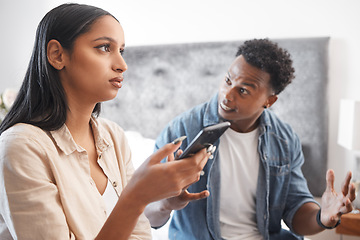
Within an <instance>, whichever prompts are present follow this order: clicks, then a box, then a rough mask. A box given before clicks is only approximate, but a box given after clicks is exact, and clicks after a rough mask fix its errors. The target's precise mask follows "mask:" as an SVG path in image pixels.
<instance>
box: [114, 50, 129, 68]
mask: <svg viewBox="0 0 360 240" xmlns="http://www.w3.org/2000/svg"><path fill="white" fill-rule="evenodd" d="M127 68H128V67H127V64H126V62H125V60H124V58H123V56H122V55H121V53H119V55H118V56H117V57H116V59H115V60H114V65H113V70H114V71H116V72H125V71H126V70H127Z"/></svg>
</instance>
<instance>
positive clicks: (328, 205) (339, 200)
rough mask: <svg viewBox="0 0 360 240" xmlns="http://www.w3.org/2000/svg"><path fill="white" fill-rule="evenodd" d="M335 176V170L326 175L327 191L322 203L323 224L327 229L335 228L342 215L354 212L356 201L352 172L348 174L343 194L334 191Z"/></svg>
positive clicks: (343, 186) (343, 185)
mask: <svg viewBox="0 0 360 240" xmlns="http://www.w3.org/2000/svg"><path fill="white" fill-rule="evenodd" d="M334 180H335V175H334V171H333V170H331V169H330V170H328V171H327V173H326V190H325V192H324V194H323V195H322V198H321V201H322V204H321V218H320V219H321V223H322V224H323V225H325V226H327V227H333V226H335V225H336V223H337V222H338V221H339V219H340V217H341V215H342V214H345V213H349V212H351V211H352V209H353V208H352V204H351V202H352V201H354V199H355V185H354V183H350V180H351V172H348V173H347V175H346V177H345V181H344V182H343V184H342V188H341V190H342V191H341V193H337V192H336V191H335V190H334Z"/></svg>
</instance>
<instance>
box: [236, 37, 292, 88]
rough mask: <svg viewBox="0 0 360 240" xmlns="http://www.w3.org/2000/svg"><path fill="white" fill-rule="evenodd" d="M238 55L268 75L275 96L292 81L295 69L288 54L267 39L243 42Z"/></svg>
mask: <svg viewBox="0 0 360 240" xmlns="http://www.w3.org/2000/svg"><path fill="white" fill-rule="evenodd" d="M240 55H242V56H243V57H244V58H245V60H246V62H247V63H248V64H250V65H252V66H254V67H257V68H259V69H261V70H263V71H265V72H267V73H269V74H270V84H271V87H272V89H273V91H274V93H275V94H279V93H280V92H282V91H283V90H284V89H285V87H286V86H287V85H288V84H290V83H291V81H292V79H294V72H295V69H294V68H293V66H292V63H293V61H292V60H291V57H290V54H289V53H288V51H287V50H285V49H282V48H280V47H279V46H278V45H277V43H275V42H272V41H270V40H269V39H253V40H248V41H245V42H244V43H243V44H242V45H241V46H240V47H239V49H238V51H237V53H236V57H238V56H240Z"/></svg>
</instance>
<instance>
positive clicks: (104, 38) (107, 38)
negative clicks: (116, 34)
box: [93, 37, 125, 47]
mask: <svg viewBox="0 0 360 240" xmlns="http://www.w3.org/2000/svg"><path fill="white" fill-rule="evenodd" d="M99 40H107V41H109V42H116V41H115V39H113V38H111V37H99V38H96V39H95V40H93V42H96V41H99ZM121 47H125V43H123V44H122V45H121Z"/></svg>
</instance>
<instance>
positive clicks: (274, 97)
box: [264, 95, 278, 108]
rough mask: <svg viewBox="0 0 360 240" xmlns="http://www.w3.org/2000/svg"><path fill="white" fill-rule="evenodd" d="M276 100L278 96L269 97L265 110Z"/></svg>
mask: <svg viewBox="0 0 360 240" xmlns="http://www.w3.org/2000/svg"><path fill="white" fill-rule="evenodd" d="M277 99H278V96H277V95H271V96H270V97H268V99H267V100H266V104H265V106H264V107H265V108H269V107H271V106H272V105H273V104H274V103H275V102H276V100H277Z"/></svg>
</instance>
